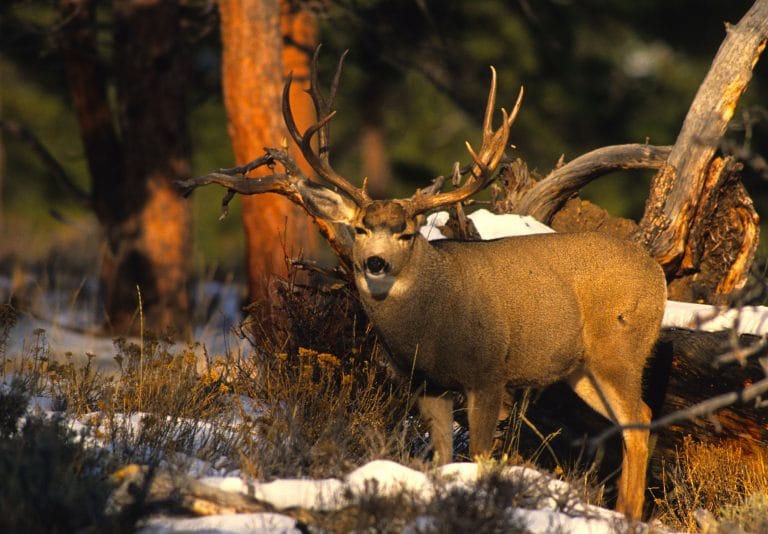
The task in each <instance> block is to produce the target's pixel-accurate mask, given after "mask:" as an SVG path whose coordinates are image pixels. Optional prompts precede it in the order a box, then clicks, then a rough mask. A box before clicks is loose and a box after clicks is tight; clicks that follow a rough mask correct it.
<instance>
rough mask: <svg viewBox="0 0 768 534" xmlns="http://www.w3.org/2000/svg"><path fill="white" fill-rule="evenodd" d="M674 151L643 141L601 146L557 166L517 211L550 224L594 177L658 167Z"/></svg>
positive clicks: (532, 190) (531, 192)
mask: <svg viewBox="0 0 768 534" xmlns="http://www.w3.org/2000/svg"><path fill="white" fill-rule="evenodd" d="M670 150H671V148H670V147H658V146H653V145H641V144H629V145H616V146H606V147H603V148H598V149H596V150H593V151H591V152H588V153H586V154H584V155H582V156H579V157H578V158H576V159H574V160H573V161H570V162H568V163H566V164H564V165H561V166H558V167H557V168H555V169H554V170H553V171H552V172H550V173H549V175H547V176H546V177H545V178H544V179H543V180H540V181H539V182H537V183H536V184H535V185H534V186H533V187H532V188H531V189H530V190H528V191H527V192H526V193H525V194H524V195H523V196H522V198H521V199H520V201H519V203H518V205H517V206H516V211H517V212H518V213H520V214H521V215H531V216H533V217H535V218H536V219H538V220H540V221H541V222H543V223H549V222H550V221H551V219H552V217H553V216H554V214H555V213H556V212H557V211H558V210H559V209H560V208H561V207H562V206H563V204H565V202H566V201H567V200H568V199H569V198H571V197H573V196H574V195H575V194H576V193H577V192H578V191H579V190H581V188H583V187H584V186H585V185H587V184H588V183H590V182H591V181H592V180H594V179H596V178H599V177H600V176H603V175H605V174H608V173H610V172H614V171H619V170H628V169H658V168H659V167H661V166H662V165H663V164H664V162H665V161H666V159H667V157H668V156H669V154H670Z"/></svg>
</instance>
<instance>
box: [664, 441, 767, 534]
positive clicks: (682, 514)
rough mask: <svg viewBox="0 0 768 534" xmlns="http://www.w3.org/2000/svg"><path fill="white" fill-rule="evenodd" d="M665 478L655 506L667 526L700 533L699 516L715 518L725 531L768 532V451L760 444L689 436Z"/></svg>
mask: <svg viewBox="0 0 768 534" xmlns="http://www.w3.org/2000/svg"><path fill="white" fill-rule="evenodd" d="M662 476H663V479H662V493H661V495H660V496H659V497H658V498H657V499H656V502H655V504H656V507H657V518H658V519H659V520H661V521H662V522H663V523H664V524H666V525H669V526H671V527H673V528H677V529H681V530H686V531H690V532H697V531H699V530H700V528H702V527H703V526H702V525H700V524H699V521H697V517H698V518H702V517H711V518H712V519H713V520H714V523H713V522H712V521H710V525H714V526H715V528H717V529H719V530H717V531H719V532H736V530H735V529H732V527H734V526H735V525H738V526H739V527H740V528H742V529H744V531H746V532H766V531H768V450H766V449H764V448H762V447H759V446H757V444H756V445H755V446H754V447H752V448H747V447H746V446H745V445H744V443H741V442H740V443H735V442H723V443H718V444H712V443H697V442H695V441H693V439H691V438H690V437H688V438H686V439H685V440H684V441H683V443H682V445H681V447H680V448H679V449H678V451H677V455H676V456H675V458H674V459H673V460H672V461H671V462H670V463H669V464H668V465H666V466H665V468H664V471H663V474H662ZM700 510H704V511H706V512H708V513H704V514H703V513H702V512H700ZM710 528H712V527H711V526H710Z"/></svg>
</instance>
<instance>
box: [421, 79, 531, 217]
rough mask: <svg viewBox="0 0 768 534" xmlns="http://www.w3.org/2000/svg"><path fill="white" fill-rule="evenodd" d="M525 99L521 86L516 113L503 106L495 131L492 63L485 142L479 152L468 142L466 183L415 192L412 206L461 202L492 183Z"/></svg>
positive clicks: (426, 207) (494, 84)
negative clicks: (426, 193) (433, 191)
mask: <svg viewBox="0 0 768 534" xmlns="http://www.w3.org/2000/svg"><path fill="white" fill-rule="evenodd" d="M522 100H523V89H522V88H520V93H519V95H518V97H517V101H516V102H515V107H514V108H513V109H512V113H507V110H505V109H504V108H501V115H502V121H501V126H499V128H498V129H497V130H495V131H494V130H493V111H494V108H495V106H496V69H494V68H493V67H491V88H490V90H489V91H488V103H487V105H486V107H485V116H484V118H483V140H482V146H481V147H480V151H479V152H475V151H474V149H473V148H472V146H471V145H470V144H469V142H467V143H466V146H467V150H468V151H469V154H470V156H471V157H472V161H473V165H472V166H471V168H470V171H469V176H467V179H466V180H465V181H464V185H462V186H461V187H459V188H457V189H454V190H453V191H448V192H445V193H438V194H436V195H432V196H424V195H418V194H416V195H414V196H413V197H411V198H410V199H409V204H410V209H411V211H412V212H413V213H423V212H425V211H428V210H431V209H435V208H438V207H440V206H444V205H446V204H453V203H456V202H461V201H462V200H465V199H467V198H469V197H471V196H472V195H474V194H475V193H477V192H478V191H480V190H482V189H483V188H485V187H486V186H487V185H488V184H489V183H490V181H491V179H492V178H493V173H494V172H495V171H496V168H497V167H498V165H499V163H500V162H501V159H502V157H503V156H504V148H505V147H506V144H507V140H508V139H509V131H510V128H511V126H512V123H513V122H514V120H515V118H516V117H517V113H518V111H519V110H520V105H521V104H522Z"/></svg>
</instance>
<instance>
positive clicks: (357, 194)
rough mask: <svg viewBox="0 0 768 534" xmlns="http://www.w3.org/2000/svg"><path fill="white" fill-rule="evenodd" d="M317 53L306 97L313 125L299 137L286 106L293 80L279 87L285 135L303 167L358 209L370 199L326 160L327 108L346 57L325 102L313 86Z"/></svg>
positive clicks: (316, 87)
mask: <svg viewBox="0 0 768 534" xmlns="http://www.w3.org/2000/svg"><path fill="white" fill-rule="evenodd" d="M319 50H320V47H319V46H318V47H317V48H316V49H315V53H314V55H313V57H312V66H311V73H310V88H309V94H310V96H311V97H312V102H313V104H314V106H315V114H316V117H317V122H315V124H313V125H311V126H310V127H309V128H307V129H306V131H305V132H304V133H303V134H302V133H301V132H300V131H299V128H298V127H297V126H296V121H295V119H294V117H293V112H292V111H291V103H290V92H291V84H292V82H293V77H292V76H291V75H289V76H288V80H286V82H285V87H283V119H284V120H285V126H286V127H287V128H288V133H289V134H290V135H291V137H292V138H293V140H294V141H295V142H296V144H297V145H298V147H299V150H301V153H302V154H303V155H304V158H305V159H306V160H307V163H309V165H310V166H311V167H312V169H313V170H314V171H315V172H316V173H317V175H318V176H319V177H320V178H321V179H322V180H324V181H325V182H327V183H329V184H330V185H332V186H335V187H337V188H339V189H340V190H341V191H342V192H344V193H345V194H346V195H347V196H349V197H350V198H351V199H352V200H353V201H354V202H355V203H356V204H357V205H358V206H361V205H363V204H366V203H368V202H370V200H371V199H370V197H369V196H368V193H366V192H365V189H360V188H357V187H355V186H354V185H352V184H351V183H349V181H348V180H346V179H345V178H344V177H342V176H341V175H339V174H337V173H336V171H334V170H333V169H332V168H331V166H330V163H329V157H328V129H329V128H328V123H329V122H330V120H331V119H332V118H333V116H334V115H335V114H336V112H335V111H331V110H330V107H331V106H332V105H333V100H334V99H335V97H336V89H337V88H338V84H339V79H340V77H341V67H342V64H343V62H344V57H345V56H346V54H347V53H346V52H344V54H342V56H341V58H340V59H339V64H338V66H337V67H336V74H335V75H334V79H333V83H332V85H331V93H330V95H329V98H328V99H326V98H325V97H323V95H322V94H321V93H320V90H319V89H318V87H319V85H318V83H317V70H318V69H317V57H318V53H319ZM316 133H317V135H318V152H315V151H314V150H313V149H312V136H314V135H315V134H316Z"/></svg>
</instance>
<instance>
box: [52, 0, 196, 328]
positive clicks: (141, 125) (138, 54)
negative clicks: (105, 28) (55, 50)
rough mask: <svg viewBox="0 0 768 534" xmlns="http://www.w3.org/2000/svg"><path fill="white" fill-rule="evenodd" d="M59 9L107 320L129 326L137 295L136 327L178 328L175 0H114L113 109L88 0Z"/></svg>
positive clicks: (183, 256) (180, 63) (181, 169)
mask: <svg viewBox="0 0 768 534" xmlns="http://www.w3.org/2000/svg"><path fill="white" fill-rule="evenodd" d="M60 9H61V12H62V17H63V20H64V21H65V23H64V25H63V30H62V46H63V49H64V51H65V57H66V65H67V74H68V78H69V86H70V93H71V95H72V101H73V106H74V108H75V112H76V114H77V116H78V120H79V124H80V131H81V136H82V138H83V144H84V148H85V152H86V158H87V160H88V165H89V170H90V174H91V181H92V191H91V196H92V204H93V206H94V211H95V212H96V216H97V218H98V219H99V222H100V224H101V227H102V230H103V232H104V235H105V238H106V246H105V247H104V252H103V258H102V265H101V282H102V286H103V293H104V306H105V314H106V318H107V327H108V328H109V329H110V330H111V331H112V332H114V333H121V334H125V333H136V332H138V330H139V328H140V327H141V323H140V321H139V320H138V318H139V314H138V313H137V312H138V311H139V310H138V306H139V302H140V300H141V310H140V311H141V317H142V318H143V323H144V326H145V327H146V328H151V329H153V330H165V329H166V328H173V329H175V330H177V331H182V332H183V331H184V330H185V329H186V328H187V325H188V321H187V314H188V311H189V302H188V296H187V288H186V281H187V278H188V275H189V256H190V254H189V252H190V231H189V227H190V214H189V208H188V206H187V204H186V203H185V202H184V201H183V199H182V198H181V197H180V196H179V195H178V194H177V193H176V192H175V189H174V188H173V187H172V185H171V184H172V183H173V181H174V180H177V179H183V178H186V177H188V176H189V163H188V157H189V143H188V140H187V125H186V122H185V114H186V109H185V105H184V101H185V98H184V95H185V75H186V61H185V53H184V50H185V47H184V43H183V42H182V38H183V33H182V32H181V28H180V24H179V6H178V5H177V4H176V3H173V2H162V1H161V0H155V1H141V2H139V1H133V0H118V1H116V2H115V3H114V57H113V66H114V68H113V71H114V74H115V84H116V89H117V92H116V101H117V110H116V112H117V113H116V116H115V113H113V111H112V109H111V108H110V106H109V102H108V99H107V79H106V75H105V67H104V65H103V63H102V62H101V59H100V58H99V55H98V50H97V47H96V31H95V25H94V14H95V8H94V4H93V2H90V1H87V0H83V1H72V0H62V2H61V3H60ZM115 124H117V125H119V128H120V136H118V134H117V132H116V129H115ZM139 294H140V295H141V297H140V298H139Z"/></svg>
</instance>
